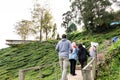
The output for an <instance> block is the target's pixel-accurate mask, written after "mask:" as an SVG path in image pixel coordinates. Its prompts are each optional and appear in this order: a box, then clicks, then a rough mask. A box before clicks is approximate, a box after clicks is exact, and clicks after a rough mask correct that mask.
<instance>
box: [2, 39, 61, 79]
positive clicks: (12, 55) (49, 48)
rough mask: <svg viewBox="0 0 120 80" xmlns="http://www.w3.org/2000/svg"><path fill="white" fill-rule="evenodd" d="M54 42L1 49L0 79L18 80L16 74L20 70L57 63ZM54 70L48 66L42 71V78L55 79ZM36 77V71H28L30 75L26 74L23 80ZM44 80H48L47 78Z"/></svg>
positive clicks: (38, 74)
mask: <svg viewBox="0 0 120 80" xmlns="http://www.w3.org/2000/svg"><path fill="white" fill-rule="evenodd" d="M56 42H57V41H46V42H42V43H41V42H34V43H30V44H27V45H24V46H20V47H10V48H6V49H1V50H0V79H1V80H8V79H9V80H10V79H12V80H18V74H19V73H18V72H19V70H20V69H25V68H29V67H34V66H40V65H45V64H51V63H54V62H58V55H57V52H55V45H56ZM57 67H58V66H57ZM54 69H55V68H54V66H51V67H49V66H48V67H46V69H43V70H42V72H43V75H44V78H46V77H45V75H47V77H49V76H51V75H52V76H51V77H53V78H55V77H54V75H55V73H54V72H53V71H54ZM58 71H59V69H58ZM37 72H38V73H37ZM47 72H48V73H47ZM48 74H49V75H48ZM32 75H34V76H32ZM37 76H38V77H39V76H40V73H39V71H38V70H35V71H30V73H26V79H25V80H30V79H31V78H33V79H35V78H38V77H37ZM35 80H37V79H35ZM46 80H50V79H49V78H47V79H46Z"/></svg>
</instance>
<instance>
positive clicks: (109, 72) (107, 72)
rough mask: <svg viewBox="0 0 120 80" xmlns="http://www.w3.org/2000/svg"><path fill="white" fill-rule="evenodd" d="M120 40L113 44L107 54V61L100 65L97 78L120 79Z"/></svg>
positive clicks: (103, 79) (105, 79)
mask: <svg viewBox="0 0 120 80" xmlns="http://www.w3.org/2000/svg"><path fill="white" fill-rule="evenodd" d="M119 52H120V41H118V42H116V43H115V44H113V45H112V46H111V47H110V48H109V50H108V51H107V54H106V56H105V59H106V60H105V63H103V64H101V65H99V72H98V77H97V80H101V79H102V80H119V79H120V76H119V75H120V54H119Z"/></svg>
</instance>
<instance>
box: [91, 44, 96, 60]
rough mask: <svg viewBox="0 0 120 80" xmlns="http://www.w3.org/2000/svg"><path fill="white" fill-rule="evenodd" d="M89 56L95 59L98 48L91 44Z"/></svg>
mask: <svg viewBox="0 0 120 80" xmlns="http://www.w3.org/2000/svg"><path fill="white" fill-rule="evenodd" d="M89 54H90V57H91V58H93V57H95V54H96V47H95V46H94V45H93V44H91V47H90V48H89Z"/></svg>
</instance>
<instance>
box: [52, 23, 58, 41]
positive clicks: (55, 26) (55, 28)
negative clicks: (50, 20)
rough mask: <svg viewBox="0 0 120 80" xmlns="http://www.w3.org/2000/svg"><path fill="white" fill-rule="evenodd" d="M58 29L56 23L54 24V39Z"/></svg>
mask: <svg viewBox="0 0 120 80" xmlns="http://www.w3.org/2000/svg"><path fill="white" fill-rule="evenodd" d="M56 30H57V25H56V24H54V25H53V29H52V38H53V39H55V35H56Z"/></svg>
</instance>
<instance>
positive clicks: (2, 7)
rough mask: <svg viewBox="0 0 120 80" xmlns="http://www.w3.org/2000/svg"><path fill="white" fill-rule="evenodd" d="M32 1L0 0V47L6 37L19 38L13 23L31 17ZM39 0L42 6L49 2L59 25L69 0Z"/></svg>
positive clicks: (3, 44) (3, 45) (4, 43)
mask: <svg viewBox="0 0 120 80" xmlns="http://www.w3.org/2000/svg"><path fill="white" fill-rule="evenodd" d="M33 1H34V0H0V49H1V48H5V47H7V45H6V41H5V40H6V39H13V40H14V39H17V40H18V39H20V37H19V36H18V35H16V34H15V33H14V30H15V29H14V27H15V24H16V22H18V21H21V20H22V19H28V20H29V19H31V8H33ZM39 1H40V4H41V5H43V6H45V4H46V3H49V6H50V9H51V11H52V15H53V16H54V21H55V22H56V23H57V26H58V27H60V24H61V22H62V14H63V13H64V12H66V11H67V10H69V5H70V3H69V0H39ZM46 1H47V2H46ZM114 6H116V5H114ZM118 8H119V7H116V8H115V9H116V10H117V9H118ZM59 31H60V32H62V31H63V30H62V29H59ZM59 31H58V32H59ZM63 32H64V31H63ZM63 32H62V33H63Z"/></svg>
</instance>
